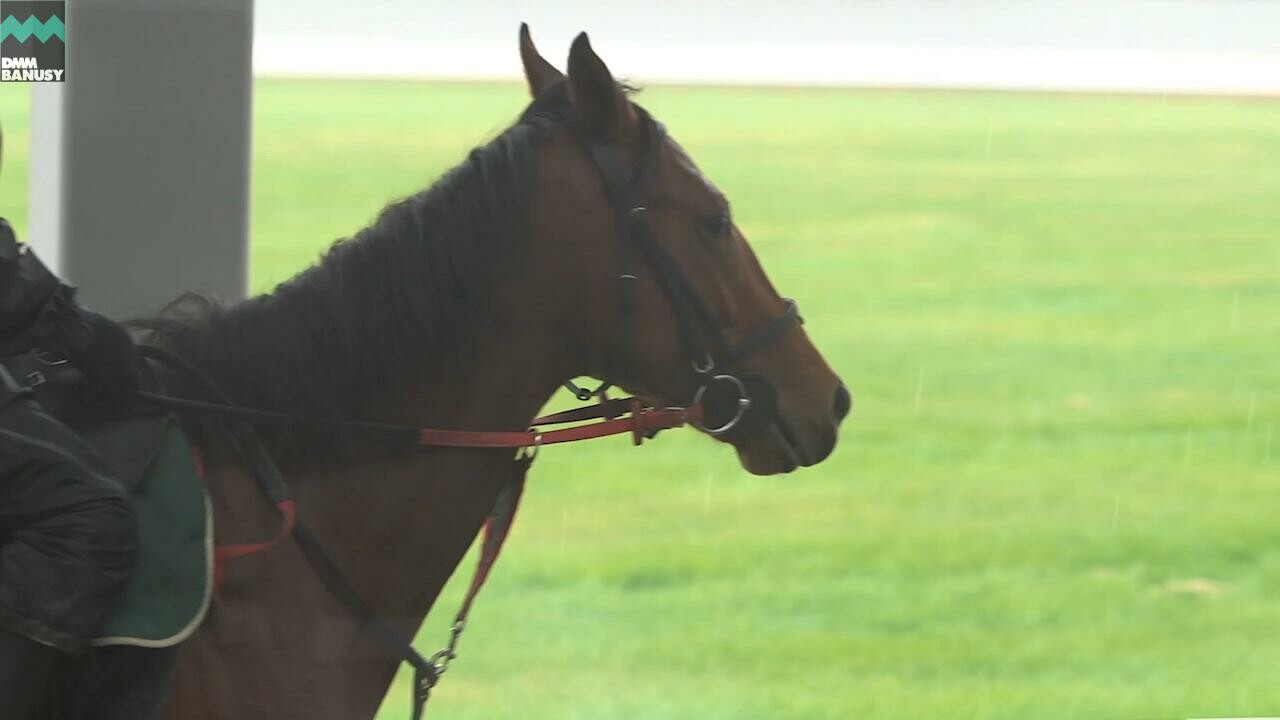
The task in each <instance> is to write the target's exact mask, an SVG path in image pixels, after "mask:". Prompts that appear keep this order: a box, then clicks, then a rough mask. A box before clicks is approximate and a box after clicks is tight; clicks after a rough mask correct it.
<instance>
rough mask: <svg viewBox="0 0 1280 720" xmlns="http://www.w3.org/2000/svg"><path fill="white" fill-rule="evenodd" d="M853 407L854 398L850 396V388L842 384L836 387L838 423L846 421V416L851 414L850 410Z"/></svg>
mask: <svg viewBox="0 0 1280 720" xmlns="http://www.w3.org/2000/svg"><path fill="white" fill-rule="evenodd" d="M851 407H853V398H852V397H851V396H850V395H849V388H846V387H845V386H844V383H840V385H839V386H838V387H836V404H835V411H836V422H840V421H841V420H844V418H845V416H846V415H848V414H849V409H850V408H851Z"/></svg>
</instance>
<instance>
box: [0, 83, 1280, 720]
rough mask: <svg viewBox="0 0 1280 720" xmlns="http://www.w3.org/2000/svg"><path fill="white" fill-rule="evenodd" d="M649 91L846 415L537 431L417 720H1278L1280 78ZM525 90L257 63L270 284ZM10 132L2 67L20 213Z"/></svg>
mask: <svg viewBox="0 0 1280 720" xmlns="http://www.w3.org/2000/svg"><path fill="white" fill-rule="evenodd" d="M640 101H641V102H642V103H643V104H645V105H646V106H647V107H649V108H650V109H651V110H653V111H654V113H655V114H656V115H657V116H658V117H659V118H661V119H663V120H664V121H665V122H666V123H667V125H668V127H669V129H670V130H671V132H672V134H673V135H674V136H675V137H676V138H678V139H679V140H680V141H681V142H682V143H683V144H684V145H685V146H686V147H687V148H688V149H689V150H690V152H691V154H692V155H693V156H694V157H695V158H696V159H697V160H698V161H699V162H700V164H701V165H702V167H703V168H704V170H706V172H707V173H708V175H709V176H710V177H711V178H713V179H714V180H715V181H716V182H717V183H718V184H719V185H720V186H721V187H722V188H723V189H724V190H725V191H726V192H727V193H728V194H729V196H730V197H731V198H732V199H733V202H734V207H735V211H736V214H737V219H738V222H739V223H740V225H741V226H742V227H743V229H744V230H745V232H746V233H747V235H748V237H749V238H751V240H752V242H753V244H754V245H755V247H756V249H757V251H758V252H759V254H760V255H761V257H762V259H763V261H764V264H765V266H766V268H768V270H769V271H770V273H771V275H772V277H773V279H774V280H775V282H776V284H777V285H778V286H779V288H780V289H781V290H782V291H783V292H784V293H785V294H790V295H794V296H795V297H797V298H798V299H799V301H800V306H801V308H803V311H804V315H805V318H806V320H807V321H808V328H809V331H810V333H811V334H812V336H813V337H814V338H815V340H816V341H817V343H818V344H819V346H820V347H821V348H822V349H823V350H824V351H825V353H826V355H827V357H828V358H829V359H830V360H831V362H832V364H833V365H834V366H835V367H836V368H837V369H838V371H839V372H840V373H841V374H842V375H843V376H844V378H845V380H846V382H847V383H848V385H849V386H850V388H851V389H852V391H853V394H854V400H855V401H854V412H853V415H852V416H851V418H850V420H849V421H848V422H847V423H846V425H845V428H844V431H843V435H842V439H841V444H840V446H839V448H838V449H837V451H836V453H835V454H834V455H833V457H832V458H831V459H830V460H829V461H828V462H827V463H825V464H823V465H822V466H820V467H818V468H815V469H812V470H809V471H806V472H801V473H799V474H796V475H791V476H786V477H777V478H756V477H751V476H748V475H747V474H746V473H745V472H743V471H742V470H741V469H740V468H739V467H738V465H737V462H736V459H735V458H734V457H733V455H732V453H731V452H729V451H728V450H727V449H726V448H724V447H721V446H717V445H714V444H712V443H711V442H709V441H706V440H705V439H702V438H699V437H696V436H694V435H693V434H692V433H685V434H680V433H667V434H665V435H664V436H663V437H662V438H660V439H659V440H658V441H657V442H655V443H653V444H651V445H649V446H647V447H646V448H644V449H643V450H632V449H630V448H629V446H628V444H627V443H626V442H625V441H619V442H601V443H599V444H594V445H582V446H576V447H565V448H559V449H553V450H550V451H547V452H544V453H543V457H542V458H541V459H540V460H539V462H538V465H537V467H536V469H535V470H534V472H533V475H532V478H531V486H530V491H529V493H528V495H527V501H526V505H525V508H524V511H523V516H522V518H521V521H520V523H519V524H518V525H517V528H516V531H515V534H514V536H513V539H512V544H511V547H510V548H509V550H508V551H507V553H506V556H505V557H504V560H503V562H502V563H501V564H500V565H499V567H498V569H497V571H496V574H495V575H494V577H493V579H492V580H491V583H490V586H489V588H488V589H487V590H486V593H485V595H484V596H482V598H481V600H480V602H479V604H478V606H477V609H476V612H475V613H474V619H473V622H472V627H471V629H470V631H469V633H468V636H467V637H466V638H465V640H464V646H463V648H462V657H461V659H460V660H459V661H458V663H457V664H456V665H455V666H454V669H453V670H452V671H451V672H450V674H449V676H448V677H447V678H446V680H445V682H444V684H443V685H442V687H441V688H440V689H439V691H438V693H437V695H436V697H435V698H434V699H433V701H432V703H433V705H432V707H431V708H430V711H431V713H432V715H433V716H434V717H452V718H493V717H508V716H510V717H521V718H557V719H560V718H584V719H588V718H589V719H592V720H595V719H601V718H618V719H624V718H625V719H630V718H699V719H717V718H723V719H729V718H734V719H737V718H760V719H762V720H763V719H766V718H768V719H774V718H792V719H795V720H802V719H803V720H811V719H814V718H833V719H834V718H841V719H843V718H893V719H899V718H934V719H938V718H993V719H994V718H1032V717H1034V718H1089V719H1104V718H1180V717H1188V716H1204V715H1268V714H1271V715H1276V714H1280V630H1278V628H1280V103H1277V102H1269V101H1260V100H1253V101H1248V100H1230V99H1208V98H1168V99H1163V98H1159V97H1152V98H1138V97H1081V96H1050V95H1018V94H982V93H972V94H969V93H917V92H846V91H817V90H756V89H724V90H719V89H679V88H653V89H650V90H648V91H646V92H645V93H643V94H642V95H641V96H640ZM523 102H524V97H523V90H522V88H520V87H518V86H516V85H502V84H492V85H463V84H414V83H406V82H385V83H360V84H355V83H339V82H319V81H262V82H259V83H258V85H257V96H256V99H255V118H256V129H255V136H254V176H253V177H254V180H253V183H254V185H253V225H252V227H253V258H254V266H253V278H254V284H255V286H257V287H260V288H266V287H269V286H270V285H271V284H272V283H274V282H276V281H278V280H280V279H282V278H284V277H286V276H288V275H289V274H291V273H293V272H295V271H297V270H298V269H300V268H301V267H303V266H304V265H305V264H307V263H308V262H310V261H311V260H312V259H313V258H315V257H316V255H317V253H318V252H319V251H320V249H321V248H323V247H325V246H326V245H327V244H328V243H329V242H331V241H332V240H333V239H334V238H336V237H339V236H342V235H346V234H349V233H350V232H352V231H353V230H355V229H356V228H358V227H359V226H361V225H362V224H363V223H366V222H367V221H369V220H370V219H371V218H372V217H373V216H374V214H375V213H376V212H377V210H378V209H379V208H380V207H381V206H382V205H383V204H384V203H385V202H387V201H388V200H390V199H392V198H395V197H398V196H401V195H404V194H407V193H409V192H412V191H414V190H416V189H418V188H420V187H422V186H424V185H426V184H427V183H429V182H431V181H432V180H433V179H434V178H435V177H437V176H438V174H439V173H440V172H441V171H442V170H444V169H445V168H446V167H448V166H450V165H451V164H453V163H455V162H457V161H458V160H460V159H461V158H462V157H463V155H464V153H465V152H466V151H467V150H469V149H470V148H471V147H472V146H473V145H475V144H477V143H480V142H483V141H485V140H486V139H488V138H489V137H492V136H493V135H494V134H495V133H496V132H497V131H498V130H499V129H501V128H502V127H504V126H505V124H506V123H507V122H508V121H509V120H510V119H511V118H513V117H514V116H515V114H516V113H517V112H518V110H519V108H520V107H521V106H522V103H523ZM26 122H27V112H26V95H25V91H24V90H23V89H21V88H20V86H8V87H2V88H0V124H3V127H4V129H5V138H6V157H5V167H4V172H3V174H2V175H0V214H6V215H8V216H10V217H11V218H15V219H17V220H18V223H19V225H20V227H21V226H22V224H23V221H24V211H25V185H24V176H25V159H26V148H25V145H26V139H25V134H26V129H27V128H26ZM470 566H471V561H470V560H468V561H467V563H466V564H465V565H464V567H465V569H466V570H467V571H468V572H469V570H470ZM465 574H466V573H460V575H465ZM464 580H465V578H461V577H459V578H455V582H454V583H452V584H451V585H450V587H449V588H448V590H447V591H446V593H445V595H444V596H443V598H442V601H441V603H440V604H439V605H438V612H437V613H436V615H435V616H433V617H432V618H431V619H430V620H429V622H428V623H427V625H426V626H425V628H424V633H423V635H422V639H421V646H422V647H423V649H428V650H429V649H434V647H435V646H437V645H438V644H439V643H440V642H441V641H442V640H443V639H444V637H445V627H446V625H447V622H448V619H449V616H451V614H452V613H453V611H454V609H455V607H456V603H457V601H458V599H459V597H460V595H461V591H462V585H463V581H464ZM402 681H403V679H402ZM407 696H408V691H407V689H406V688H404V687H402V686H397V687H395V688H393V689H392V693H391V695H389V699H388V701H387V702H386V704H385V707H384V710H383V712H382V713H381V714H380V715H379V718H382V719H383V720H398V719H399V718H404V717H407V715H406V712H407V709H406V704H405V698H406V697H407Z"/></svg>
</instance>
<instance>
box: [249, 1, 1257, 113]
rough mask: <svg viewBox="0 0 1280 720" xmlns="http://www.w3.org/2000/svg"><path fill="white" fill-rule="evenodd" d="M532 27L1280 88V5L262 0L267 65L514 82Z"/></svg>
mask: <svg viewBox="0 0 1280 720" xmlns="http://www.w3.org/2000/svg"><path fill="white" fill-rule="evenodd" d="M356 7H358V8H360V10H359V11H354V10H352V8H356ZM301 8H305V10H302V9H301ZM522 20H525V21H528V22H529V24H530V26H531V27H532V29H533V32H534V38H535V40H536V41H537V42H538V44H539V47H540V48H541V49H542V50H543V53H544V54H545V55H547V57H548V58H549V59H552V60H553V61H562V59H563V57H564V55H565V53H566V51H567V49H568V44H569V41H570V40H571V39H572V37H573V35H575V34H576V33H577V32H578V31H580V30H587V31H589V32H590V34H591V37H592V41H593V44H594V45H595V46H596V48H597V49H598V50H599V51H600V52H601V54H602V55H603V56H604V57H605V59H606V61H608V62H609V63H610V65H611V66H612V67H613V69H614V70H615V72H617V73H618V74H620V75H623V76H627V77H630V78H632V79H634V80H637V81H640V82H694V83H771V84H772V83H777V84H813V85H836V86H855V87H860V86H867V87H877V86H890V87H982V88H1017V89H1060V90H1108V91H1141V92H1211V93H1251V94H1280V0H1105V1H1103V0H969V1H963V0H960V1H952V2H948V1H947V0H845V1H844V2H840V1H838V0H818V1H808V2H806V1H804V0H800V1H798V2H789V3H784V2H760V1H759V0H738V1H736V2H734V1H729V0H711V1H708V2H699V1H698V0H686V1H685V2H670V1H669V0H653V1H652V2H647V3H638V2H625V3H622V2H606V1H605V0H599V1H598V2H589V1H587V0H560V1H559V2H549V1H548V0H543V2H540V3H536V4H535V3H531V2H520V1H518V0H489V1H481V2H465V1H460V0H445V1H442V0H427V1H423V0H416V1H415V0H370V1H367V2H360V3H353V2H350V0H310V1H309V2H308V3H306V4H305V5H303V4H301V3H294V2H285V1H284V0H259V2H258V3H257V18H256V23H257V26H256V46H255V57H254V67H255V71H256V72H257V73H259V74H268V75H281V74H283V75H337V76H369V77H436V78H457V79H467V78H515V77H518V73H519V61H518V56H517V55H516V51H515V37H516V29H517V27H518V25H519V23H520V21H522Z"/></svg>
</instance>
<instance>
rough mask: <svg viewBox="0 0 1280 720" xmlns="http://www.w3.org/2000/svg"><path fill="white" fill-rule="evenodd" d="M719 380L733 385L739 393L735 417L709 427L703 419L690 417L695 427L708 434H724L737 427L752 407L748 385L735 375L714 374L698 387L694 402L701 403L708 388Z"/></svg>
mask: <svg viewBox="0 0 1280 720" xmlns="http://www.w3.org/2000/svg"><path fill="white" fill-rule="evenodd" d="M717 382H719V383H726V384H728V385H730V386H731V387H733V389H734V390H735V391H736V392H737V393H738V399H737V401H736V407H735V408H734V413H733V417H731V418H729V420H727V421H726V422H724V423H723V424H721V425H719V426H716V427H708V426H707V425H706V423H704V422H703V421H702V420H701V419H693V418H691V419H690V421H691V422H692V423H693V425H694V427H696V428H698V429H699V430H701V431H703V432H705V433H707V434H708V435H723V434H725V433H727V432H729V431H730V430H732V429H733V428H735V427H737V425H738V423H740V422H742V418H743V417H744V416H745V415H746V414H747V410H748V409H749V408H750V407H751V397H750V396H749V395H747V386H746V385H743V384H742V381H741V380H739V379H738V378H736V377H734V376H733V375H713V376H712V377H711V379H710V380H709V381H708V382H707V383H706V384H705V385H703V386H702V387H700V388H698V391H697V392H696V393H694V394H693V404H694V405H701V404H702V398H703V396H704V395H706V393H707V388H709V387H711V386H712V385H714V384H715V383H717ZM705 416H706V414H705V413H703V417H705Z"/></svg>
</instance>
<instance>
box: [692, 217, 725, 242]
mask: <svg viewBox="0 0 1280 720" xmlns="http://www.w3.org/2000/svg"><path fill="white" fill-rule="evenodd" d="M732 224H733V223H732V221H731V220H730V219H729V213H720V214H719V215H714V216H712V217H706V218H703V219H702V220H699V221H698V231H699V232H700V233H701V234H702V236H703V237H704V238H707V239H709V240H718V239H720V238H722V237H724V236H725V235H728V234H729V228H730V227H732Z"/></svg>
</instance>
